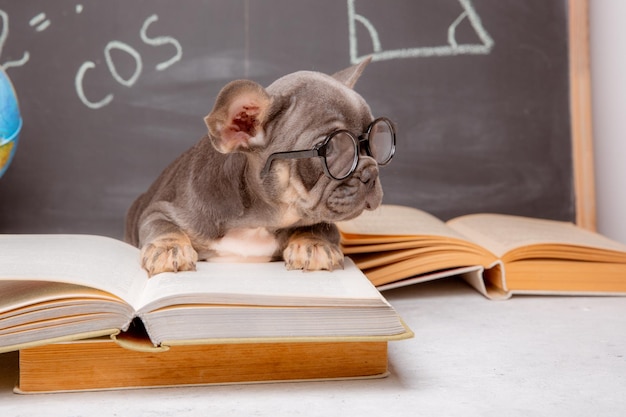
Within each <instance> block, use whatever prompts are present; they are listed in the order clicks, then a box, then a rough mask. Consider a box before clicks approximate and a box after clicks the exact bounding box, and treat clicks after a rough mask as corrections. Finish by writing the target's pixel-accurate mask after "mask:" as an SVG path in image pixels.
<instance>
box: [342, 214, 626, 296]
mask: <svg viewBox="0 0 626 417" xmlns="http://www.w3.org/2000/svg"><path fill="white" fill-rule="evenodd" d="M338 226H339V228H340V231H341V236H342V245H343V249H344V253H346V254H348V255H350V257H351V258H352V259H353V260H354V261H355V263H356V264H357V266H359V267H360V268H361V269H362V270H363V271H364V272H365V274H366V275H367V277H368V278H369V279H370V280H371V281H372V283H374V284H375V285H376V286H378V288H379V289H381V290H384V289H388V288H393V287H398V286H402V285H409V284H412V283H415V282H420V281H426V280H431V279H436V278H440V277H445V276H451V275H462V276H463V277H464V278H466V279H467V280H468V282H469V283H470V284H471V285H472V286H474V287H475V288H476V289H477V290H479V291H480V292H481V293H483V294H484V295H485V296H487V297H489V298H507V297H510V296H511V294H513V293H536V294H598V295H600V294H626V245H623V244H621V243H619V242H615V241H613V240H611V239H608V238H606V237H604V236H602V235H600V234H597V233H594V232H591V231H588V230H585V229H582V228H580V227H577V226H576V225H574V224H572V223H567V222H560V221H553V220H544V219H534V218H526V217H519V216H510V215H502V214H470V215H465V216H461V217H458V218H455V219H452V220H449V221H448V222H445V223H444V222H443V221H441V220H439V219H437V218H436V217H434V216H432V215H430V214H428V213H426V212H424V211H421V210H418V209H415V208H410V207H404V206H394V205H383V206H381V207H380V208H379V209H377V210H375V211H371V212H364V213H363V214H362V215H361V216H359V217H358V218H356V219H354V220H350V221H346V222H342V223H339V224H338Z"/></svg>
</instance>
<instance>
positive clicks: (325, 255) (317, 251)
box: [283, 236, 343, 271]
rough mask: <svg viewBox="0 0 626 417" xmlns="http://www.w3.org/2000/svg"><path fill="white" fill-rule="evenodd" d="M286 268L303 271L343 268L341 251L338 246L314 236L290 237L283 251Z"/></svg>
mask: <svg viewBox="0 0 626 417" xmlns="http://www.w3.org/2000/svg"><path fill="white" fill-rule="evenodd" d="M283 259H284V260H285V266H286V267H287V269H302V270H304V271H319V270H328V271H332V270H333V269H336V268H343V253H342V252H341V249H340V248H339V246H337V245H335V244H333V243H330V242H328V241H326V240H323V239H320V238H318V237H314V236H297V237H293V238H291V239H290V241H289V243H288V245H287V247H286V248H285V250H284V251H283Z"/></svg>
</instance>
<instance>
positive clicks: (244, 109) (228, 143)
mask: <svg viewBox="0 0 626 417" xmlns="http://www.w3.org/2000/svg"><path fill="white" fill-rule="evenodd" d="M270 103H271V99H270V96H269V95H268V94H267V92H266V91H265V89H264V88H263V87H261V86H260V85H259V84H257V83H255V82H254V81H250V80H237V81H232V82H230V83H228V84H226V86H225V87H224V88H222V90H221V91H220V93H219V94H218V96H217V99H216V100H215V105H214V106H213V110H211V113H209V115H208V116H207V117H205V118H204V122H205V123H206V125H207V127H208V128H209V136H210V137H211V142H212V144H213V146H214V147H215V149H217V150H218V151H219V152H221V153H230V152H236V151H243V150H247V149H250V148H253V147H256V146H264V145H265V135H264V132H263V124H264V122H265V117H266V115H267V110H268V108H269V106H270Z"/></svg>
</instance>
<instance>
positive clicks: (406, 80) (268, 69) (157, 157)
mask: <svg viewBox="0 0 626 417" xmlns="http://www.w3.org/2000/svg"><path fill="white" fill-rule="evenodd" d="M575 3H576V4H584V3H579V2H575ZM573 4H574V3H573ZM570 7H571V6H570V5H569V3H568V1H566V0H550V1H546V0H525V1H518V0H471V1H470V0H403V1H400V0H394V1H385V2H381V1H376V0H347V1H336V0H310V1H297V2H296V1H291V0H242V1H232V0H186V1H184V2H173V1H171V0H150V1H140V0H109V1H95V0H93V1H87V0H85V1H80V0H72V1H69V0H56V1H54V2H50V1H43V0H40V1H27V2H25V1H20V2H17V1H9V0H3V1H0V11H1V13H0V17H1V18H2V20H1V21H0V24H2V27H1V28H0V30H1V32H0V35H1V36H0V65H2V67H3V68H4V69H5V70H6V73H7V74H8V75H9V77H10V78H11V80H12V81H13V84H14V86H15V88H16V91H17V94H18V96H19V100H20V107H21V112H22V116H23V119H24V128H23V130H22V134H21V137H20V143H19V147H18V150H17V153H16V156H15V159H14V161H13V164H12V166H11V167H10V168H9V170H8V171H7V173H6V174H5V175H4V176H3V177H2V178H0V232H1V233H97V234H103V235H109V236H113V237H121V236H122V229H123V223H124V222H123V219H124V215H125V212H126V210H127V208H128V206H129V205H130V204H131V202H132V201H133V200H134V198H135V197H136V196H137V195H139V194H140V193H141V192H143V191H144V190H145V189H146V188H147V187H148V185H149V184H150V183H151V182H152V180H153V179H154V178H155V177H156V176H157V175H158V173H159V172H160V171H161V170H162V169H163V168H164V167H165V166H166V165H167V164H168V163H169V162H170V161H172V160H173V159H174V158H175V157H176V156H177V155H178V154H180V153H181V152H182V151H183V150H185V149H187V148H188V147H190V146H191V145H192V144H193V143H195V142H196V141H197V140H199V139H200V138H201V137H202V136H203V135H204V134H205V126H204V123H203V117H204V116H205V115H206V114H207V113H208V111H209V110H210V109H211V107H212V104H213V100H214V98H215V96H216V94H217V92H218V91H219V89H220V88H221V87H222V86H223V85H224V84H226V83H227V82H228V81H230V80H233V79H237V78H250V79H253V80H255V81H257V82H259V83H261V84H262V85H269V84H270V83H271V82H272V81H273V80H274V79H276V78H278V77H280V76H282V75H284V74H286V73H289V72H292V71H296V70H301V69H307V70H317V71H322V72H326V73H332V72H335V71H337V70H339V69H342V68H344V67H347V66H349V65H350V64H351V62H356V61H358V60H360V59H362V58H363V57H364V56H365V55H368V54H374V61H373V63H371V64H370V66H369V67H368V68H367V69H366V71H365V73H364V75H363V77H362V78H361V80H359V82H358V84H357V86H356V90H357V91H358V92H359V93H361V94H362V95H363V96H364V97H365V99H366V100H368V102H369V103H370V105H371V108H372V111H373V113H374V115H375V116H387V117H389V118H391V119H392V120H393V121H394V122H395V123H396V125H397V130H398V151H397V153H396V157H395V158H394V160H393V161H392V163H391V164H390V165H388V166H387V167H384V168H383V170H382V174H381V176H382V182H383V188H384V190H385V199H384V201H385V202H386V203H398V204H406V205H411V206H415V207H419V208H422V209H424V210H427V211H430V212H432V213H433V214H435V215H437V216H439V217H441V218H442V219H447V218H451V217H453V216H457V215H460V214H464V213H471V212H486V211H490V212H502V213H512V214H521V215H530V216H537V217H543V218H551V219H560V220H568V221H576V220H579V219H580V215H581V207H583V209H584V207H586V206H584V205H581V204H580V203H579V201H580V195H578V194H577V193H579V188H577V187H578V185H577V183H578V180H577V177H576V170H577V165H578V162H577V156H576V146H578V145H576V144H575V143H574V142H575V141H574V142H573V140H572V139H573V136H574V133H575V132H574V130H575V128H573V126H575V120H573V116H572V115H574V114H575V112H574V111H572V103H571V98H572V85H573V83H578V82H579V81H580V79H581V77H580V76H576V77H575V78H573V77H572V75H571V72H570V71H571V65H570V58H571V50H572V45H571V35H570V26H571V22H570V19H571V17H570V16H571V9H570ZM576 7H579V6H576ZM584 18H585V16H583V19H584ZM583 29H585V27H584V25H583ZM583 58H584V56H583ZM582 66H583V67H584V65H582ZM583 69H584V68H583ZM584 76H585V74H584V73H583V76H582V77H583V78H582V81H583V82H585V79H584ZM583 98H584V97H583ZM587 136H588V135H587ZM587 140H588V138H587ZM573 143H574V145H573ZM587 162H588V161H587ZM587 197H588V196H585V198H587ZM587 203H588V198H587ZM585 210H586V209H585ZM583 214H584V213H583Z"/></svg>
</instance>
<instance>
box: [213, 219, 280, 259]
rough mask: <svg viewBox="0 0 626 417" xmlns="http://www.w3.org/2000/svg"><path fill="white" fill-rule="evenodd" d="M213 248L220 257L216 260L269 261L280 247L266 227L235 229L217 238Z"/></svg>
mask: <svg viewBox="0 0 626 417" xmlns="http://www.w3.org/2000/svg"><path fill="white" fill-rule="evenodd" d="M211 249H212V250H213V251H215V255H216V256H217V257H218V259H215V260H221V261H239V262H241V261H248V262H267V261H269V260H270V259H271V258H272V256H273V255H274V253H275V252H276V250H277V249H278V242H277V241H276V238H275V237H274V235H273V234H272V233H270V232H268V231H267V229H265V228H264V227H257V228H254V229H233V230H230V231H229V232H228V233H226V235H224V237H222V238H221V239H218V240H216V241H215V242H214V243H213V244H212V245H211ZM212 260H213V259H212Z"/></svg>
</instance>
